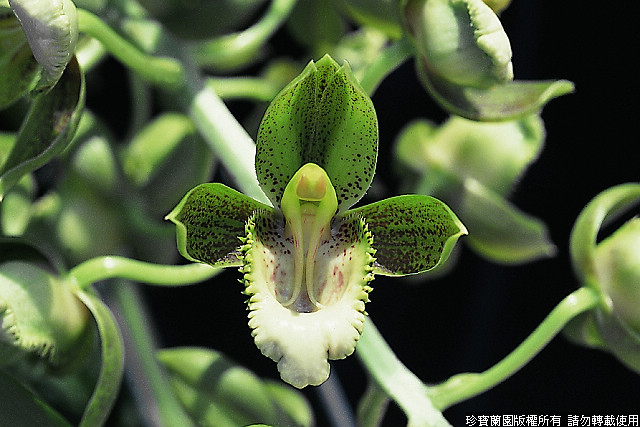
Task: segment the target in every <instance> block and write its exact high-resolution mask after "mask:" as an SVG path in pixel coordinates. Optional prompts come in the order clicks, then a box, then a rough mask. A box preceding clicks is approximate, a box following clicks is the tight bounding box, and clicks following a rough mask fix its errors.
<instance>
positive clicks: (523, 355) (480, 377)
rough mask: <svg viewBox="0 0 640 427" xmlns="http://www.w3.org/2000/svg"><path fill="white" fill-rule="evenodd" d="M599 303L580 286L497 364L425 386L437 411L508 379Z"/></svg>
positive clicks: (594, 294) (593, 293)
mask: <svg viewBox="0 0 640 427" xmlns="http://www.w3.org/2000/svg"><path fill="white" fill-rule="evenodd" d="M600 303H601V299H600V296H599V295H598V294H597V293H596V292H595V291H594V290H592V289H590V288H586V287H583V288H580V289H578V290H576V291H574V292H573V293H571V294H569V295H568V296H567V297H565V298H564V299H563V300H562V301H561V302H560V303H559V304H558V305H557V306H556V307H555V308H554V309H553V310H552V311H551V313H549V315H548V316H547V317H546V318H545V319H544V320H543V321H542V323H541V324H540V325H539V326H538V327H537V328H536V329H535V330H534V331H533V332H532V333H531V335H529V336H528V337H527V339H525V340H524V341H523V342H522V343H521V344H520V345H519V346H518V347H517V348H516V349H515V350H513V351H512V352H511V353H510V354H509V355H507V356H506V357H505V358H504V359H502V360H501V361H500V362H499V363H497V364H496V365H494V366H492V367H491V368H489V369H487V370H486V371H484V372H481V373H463V374H458V375H454V376H453V377H451V378H449V379H448V380H447V381H445V382H444V383H442V384H439V385H436V386H432V387H430V388H429V396H430V397H431V401H432V402H433V403H434V405H435V406H436V407H438V408H440V409H441V410H445V409H446V408H448V407H450V406H452V405H454V404H456V403H459V402H461V401H463V400H466V399H469V398H471V397H473V396H476V395H478V394H480V393H483V392H485V391H487V390H489V389H490V388H492V387H494V386H496V385H497V384H499V383H501V382H502V381H504V380H505V379H507V378H509V377H510V376H511V375H513V374H514V373H515V372H517V371H518V370H519V369H520V368H522V367H523V366H524V365H526V364H527V363H528V362H529V361H530V360H531V359H532V358H533V357H534V356H535V355H536V354H538V352H539V351H540V350H542V349H543V348H544V347H545V346H546V345H547V344H548V343H549V341H551V339H552V338H553V337H555V336H556V335H557V334H558V333H559V332H560V331H561V330H562V329H563V328H564V326H565V325H566V324H567V323H568V322H569V321H570V320H571V319H573V318H574V317H575V316H577V315H578V314H580V313H583V312H585V311H587V310H590V309H592V308H594V307H596V306H598V305H599V304H600Z"/></svg>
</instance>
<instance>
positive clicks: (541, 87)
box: [416, 58, 574, 121]
mask: <svg viewBox="0 0 640 427" xmlns="http://www.w3.org/2000/svg"><path fill="white" fill-rule="evenodd" d="M416 64H417V66H418V70H419V72H418V74H419V75H420V79H421V81H422V83H423V84H424V85H425V87H426V88H427V90H428V91H429V93H430V94H431V95H432V96H433V98H434V99H435V100H436V101H437V102H438V103H439V104H440V105H441V106H442V107H443V108H445V109H446V110H447V111H449V112H451V113H453V114H457V115H458V116H462V117H465V118H467V119H470V120H481V121H497V120H510V119H515V118H519V117H522V116H525V115H528V114H532V113H536V112H538V111H539V110H540V109H542V107H544V105H545V104H546V103H547V102H549V101H550V100H551V99H553V98H557V97H558V96H562V95H565V94H567V93H571V92H573V89H574V86H573V83H571V82H570V81H568V80H550V81H518V80H515V81H511V82H507V83H503V84H498V85H495V86H491V87H489V88H486V89H482V88H473V87H466V86H459V85H455V84H452V83H450V82H448V81H446V80H445V79H443V78H442V77H440V76H438V75H436V74H434V73H430V72H429V70H428V67H427V66H426V65H425V64H424V62H423V59H421V58H417V60H416Z"/></svg>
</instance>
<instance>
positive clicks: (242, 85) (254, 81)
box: [206, 77, 282, 101]
mask: <svg viewBox="0 0 640 427" xmlns="http://www.w3.org/2000/svg"><path fill="white" fill-rule="evenodd" d="M206 85H207V87H210V88H211V89H213V90H214V92H215V93H216V94H218V96H219V97H220V98H222V99H239V98H242V99H253V100H256V101H271V100H272V99H273V98H274V97H275V96H276V95H277V94H278V92H279V91H280V89H282V88H281V87H280V86H279V85H276V84H274V83H272V82H270V81H268V80H267V79H265V78H260V77H211V78H208V79H207V82H206Z"/></svg>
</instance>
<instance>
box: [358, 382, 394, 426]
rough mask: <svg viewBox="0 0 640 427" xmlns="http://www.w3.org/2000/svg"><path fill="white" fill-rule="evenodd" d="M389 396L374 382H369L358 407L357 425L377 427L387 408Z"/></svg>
mask: <svg viewBox="0 0 640 427" xmlns="http://www.w3.org/2000/svg"><path fill="white" fill-rule="evenodd" d="M389 400H390V399H389V396H387V393H385V392H384V390H382V389H381V388H380V386H379V385H378V384H377V383H375V382H374V381H369V384H368V385H367V389H366V390H365V393H364V395H363V396H362V398H361V399H360V404H359V405H358V425H359V426H360V427H378V426H380V425H381V424H382V420H383V418H384V414H385V412H386V410H387V407H388V406H389Z"/></svg>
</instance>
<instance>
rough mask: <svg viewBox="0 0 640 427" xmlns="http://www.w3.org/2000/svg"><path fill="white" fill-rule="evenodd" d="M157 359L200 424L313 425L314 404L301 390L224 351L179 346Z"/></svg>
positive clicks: (159, 353)
mask: <svg viewBox="0 0 640 427" xmlns="http://www.w3.org/2000/svg"><path fill="white" fill-rule="evenodd" d="M157 357H158V359H159V360H160V362H161V363H162V364H163V365H164V367H165V368H166V369H167V372H168V376H169V379H170V381H171V387H172V389H173V390H174V392H175V394H176V395H177V397H178V399H180V401H181V403H182V404H183V405H184V407H185V409H186V411H187V413H188V414H189V416H190V417H191V418H192V419H193V420H194V422H196V423H197V425H215V426H220V427H223V426H239V425H243V426H244V425H248V424H252V423H257V422H263V423H269V424H272V425H299V426H308V425H311V424H312V419H313V417H312V414H311V411H310V407H309V404H308V403H307V401H306V400H305V399H304V397H303V396H302V395H301V394H300V393H299V392H297V391H294V390H292V389H291V388H285V386H284V385H283V384H282V383H280V384H275V385H274V384H271V383H268V382H265V381H263V380H262V379H260V378H258V377H257V376H256V375H255V374H254V373H253V372H251V371H250V370H248V369H246V368H244V367H242V366H239V365H237V364H235V363H234V362H233V361H231V360H229V359H228V358H226V357H225V356H224V355H223V354H221V353H219V352H216V351H213V350H207V349H204V348H196V347H180V348H172V349H167V350H161V351H159V352H158V354H157ZM283 394H284V395H285V396H286V401H282V400H281V396H282V395H283Z"/></svg>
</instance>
